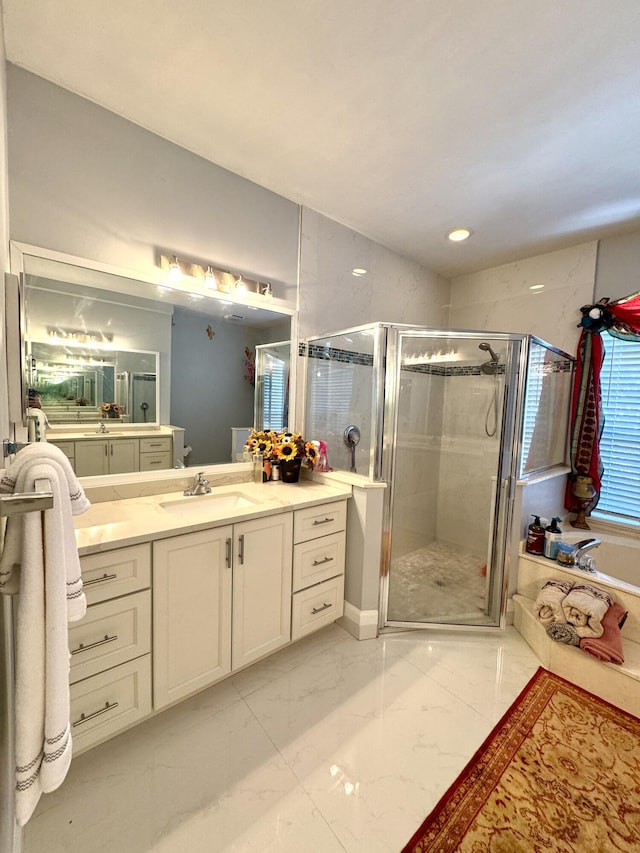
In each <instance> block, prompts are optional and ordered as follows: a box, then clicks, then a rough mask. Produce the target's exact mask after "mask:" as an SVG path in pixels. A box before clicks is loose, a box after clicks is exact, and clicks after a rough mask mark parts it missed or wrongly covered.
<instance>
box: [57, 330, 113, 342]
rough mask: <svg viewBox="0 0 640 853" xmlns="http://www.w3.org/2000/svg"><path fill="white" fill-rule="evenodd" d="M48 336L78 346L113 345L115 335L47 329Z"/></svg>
mask: <svg viewBox="0 0 640 853" xmlns="http://www.w3.org/2000/svg"><path fill="white" fill-rule="evenodd" d="M47 334H48V335H49V337H50V338H55V339H56V340H59V341H66V342H73V343H76V344H111V343H113V335H105V334H103V333H102V332H85V331H84V330H83V329H55V328H51V327H50V328H48V329H47Z"/></svg>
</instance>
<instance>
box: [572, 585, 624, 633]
mask: <svg viewBox="0 0 640 853" xmlns="http://www.w3.org/2000/svg"><path fill="white" fill-rule="evenodd" d="M612 604H613V599H612V598H611V596H610V595H609V593H608V592H607V591H606V590H604V589H600V587H599V586H594V585H593V584H590V583H579V584H578V583H577V584H575V586H574V587H573V589H572V590H571V592H570V593H569V594H568V595H567V597H566V598H565V600H564V601H563V602H562V609H563V611H564V615H565V620H566V621H567V622H568V623H569V624H570V625H573V626H574V628H575V629H576V633H577V635H578V636H579V637H581V638H584V637H595V638H596V639H597V638H598V637H601V636H602V635H603V634H604V627H603V625H602V619H603V617H604V615H605V613H606V612H607V610H608V609H609V608H610V607H611V605H612Z"/></svg>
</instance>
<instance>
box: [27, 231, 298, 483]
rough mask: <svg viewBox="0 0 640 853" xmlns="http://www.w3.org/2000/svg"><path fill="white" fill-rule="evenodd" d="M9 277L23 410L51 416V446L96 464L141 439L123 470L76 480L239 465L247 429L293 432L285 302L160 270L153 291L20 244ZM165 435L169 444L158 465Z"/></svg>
mask: <svg viewBox="0 0 640 853" xmlns="http://www.w3.org/2000/svg"><path fill="white" fill-rule="evenodd" d="M12 270H14V271H19V272H20V273H21V274H22V283H23V289H24V304H25V329H24V354H25V356H26V358H25V362H26V375H25V384H26V385H27V386H28V389H29V395H28V397H27V399H29V398H30V400H31V404H32V406H35V407H36V408H39V409H40V411H41V412H42V413H43V414H44V415H46V418H47V421H48V425H47V439H48V440H49V441H54V442H59V443H61V445H62V446H63V449H65V451H66V452H68V453H69V455H70V457H71V458H73V457H74V455H75V456H76V457H78V458H79V456H78V454H79V452H80V451H82V454H85V455H86V454H88V453H89V450H88V449H87V448H89V449H90V450H91V453H93V456H94V457H96V459H97V458H98V456H99V455H100V454H103V449H104V455H109V454H111V455H113V454H114V450H115V451H116V454H115V455H118V452H119V451H120V450H121V449H122V447H123V446H124V439H136V440H138V439H139V441H138V446H136V448H135V449H134V450H132V451H131V453H130V455H129V461H122V460H124V459H125V455H122V459H121V460H120V461H119V462H118V463H117V464H118V465H120V468H116V469H113V468H109V467H108V465H107V463H106V462H105V465H107V467H106V468H104V467H103V468H101V469H100V470H94V469H93V468H91V469H89V468H86V467H82V466H79V467H76V471H77V473H78V474H79V475H80V476H83V475H86V474H89V473H91V474H93V473H115V472H116V471H117V472H118V473H121V472H122V471H121V469H122V467H123V466H124V467H125V469H127V470H128V467H127V466H129V465H131V470H151V469H152V467H153V466H161V467H163V468H164V467H168V468H173V467H179V466H181V465H182V464H185V465H186V466H203V465H210V464H219V463H226V462H231V461H237V458H238V457H237V445H238V441H239V440H243V438H242V437H243V436H244V435H245V434H246V431H247V430H248V429H250V428H251V427H253V426H254V425H257V426H260V427H261V426H266V425H270V424H267V421H272V422H273V423H274V424H275V421H276V420H278V423H282V425H283V426H286V425H287V424H288V417H289V395H290V392H291V387H292V382H293V377H292V375H291V372H292V366H293V364H294V363H295V360H294V359H291V357H290V352H291V343H290V342H291V341H292V340H295V335H296V329H295V307H294V306H292V305H290V304H289V303H285V302H284V301H283V300H277V299H264V298H262V297H261V296H260V295H258V294H250V295H249V297H245V298H244V299H242V298H238V297H237V296H236V295H235V294H226V293H220V292H212V293H207V292H206V291H205V290H204V288H203V287H202V286H201V285H200V284H199V283H198V282H183V283H181V284H180V286H176V285H169V284H168V282H167V280H166V277H165V276H163V274H162V273H161V272H160V271H158V275H157V277H155V279H154V280H148V279H145V278H142V277H141V276H140V275H138V274H136V273H128V272H127V271H122V270H114V269H112V268H108V267H105V266H102V265H97V264H93V263H91V262H86V261H83V260H82V259H77V258H71V257H69V256H65V255H61V254H59V253H55V252H50V251H48V250H40V249H37V248H35V247H31V246H25V245H21V244H13V245H12ZM265 371H267V372H268V375H266V376H265V375H263V374H264V372H265ZM29 411H31V412H32V413H33V411H32V410H29ZM160 435H162V436H163V437H170V439H171V443H169V444H168V443H166V440H165V444H164V445H162V448H163V455H160V454H156V455H155V456H154V455H153V454H152V446H153V445H152V444H151V443H150V442H151V439H153V438H156V439H157V438H158V437H159V436H160ZM116 439H117V441H116ZM148 439H149V440H148ZM65 442H66V444H65ZM109 443H110V445H111V446H108V444H109ZM156 446H157V447H158V448H159V447H160V446H161V445H160V444H157V442H156ZM169 447H170V454H168V451H167V448H169ZM96 448H97V449H96ZM134 451H135V452H134ZM83 458H84V457H83ZM86 459H89V456H88V455H86ZM76 461H77V459H74V463H75V462H76ZM85 464H89V463H88V462H85V463H83V465H85ZM91 464H94V463H93V462H92V463H91ZM111 464H112V465H114V464H116V463H115V462H114V461H113V460H112V461H111Z"/></svg>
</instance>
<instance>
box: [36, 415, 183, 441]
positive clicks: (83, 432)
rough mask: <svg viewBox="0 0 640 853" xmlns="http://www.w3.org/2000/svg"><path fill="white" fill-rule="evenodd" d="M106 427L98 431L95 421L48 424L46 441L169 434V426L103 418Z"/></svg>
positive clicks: (158, 436)
mask: <svg viewBox="0 0 640 853" xmlns="http://www.w3.org/2000/svg"><path fill="white" fill-rule="evenodd" d="M100 423H103V424H104V425H105V428H106V430H107V431H106V432H98V426H96V423H95V422H94V423H90V424H84V426H76V427H75V428H71V425H69V428H68V429H60V430H59V429H57V428H56V427H55V426H50V427H48V429H47V440H48V441H76V440H80V439H82V440H83V441H84V440H85V439H91V438H160V437H161V436H162V437H164V436H167V435H171V429H170V428H169V427H157V426H147V427H145V426H143V425H141V424H140V425H138V424H136V425H133V424H120V423H118V424H112V425H111V426H110V425H109V419H108V418H105V419H104V420H102V421H100Z"/></svg>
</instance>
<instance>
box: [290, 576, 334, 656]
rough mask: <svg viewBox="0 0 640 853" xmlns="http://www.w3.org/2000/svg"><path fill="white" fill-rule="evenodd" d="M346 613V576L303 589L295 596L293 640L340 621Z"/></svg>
mask: <svg viewBox="0 0 640 853" xmlns="http://www.w3.org/2000/svg"><path fill="white" fill-rule="evenodd" d="M343 612H344V575H339V576H338V577H337V578H332V579H331V580H328V581H324V583H319V584H316V586H312V587H310V588H309V589H303V590H302V591H301V592H296V593H294V595H293V604H292V614H291V639H292V640H298V639H300V637H304V636H305V634H310V633H311V632H312V631H317V630H318V628H323V627H324V626H325V625H330V624H331V622H334V621H335V620H336V619H339V618H340V616H342V614H343Z"/></svg>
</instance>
